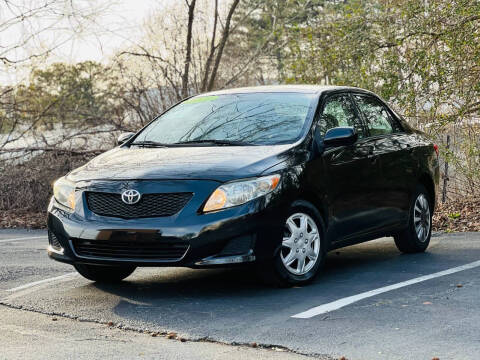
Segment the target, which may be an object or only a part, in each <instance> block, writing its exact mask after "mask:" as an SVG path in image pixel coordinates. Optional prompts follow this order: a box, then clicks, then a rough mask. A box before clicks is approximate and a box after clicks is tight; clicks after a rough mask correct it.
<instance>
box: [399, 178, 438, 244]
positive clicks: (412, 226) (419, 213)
mask: <svg viewBox="0 0 480 360" xmlns="http://www.w3.org/2000/svg"><path fill="white" fill-rule="evenodd" d="M431 236H432V201H431V198H430V195H429V193H428V192H427V190H426V189H425V187H424V186H422V185H419V186H418V187H417V191H416V193H415V195H414V196H413V199H412V204H411V205H410V215H409V220H408V226H407V228H406V229H405V230H403V231H402V232H400V233H399V234H397V235H396V236H395V237H394V239H395V244H396V245H397V248H398V250H400V251H401V252H404V253H417V252H423V251H425V250H426V249H427V247H428V244H429V243H430V237H431Z"/></svg>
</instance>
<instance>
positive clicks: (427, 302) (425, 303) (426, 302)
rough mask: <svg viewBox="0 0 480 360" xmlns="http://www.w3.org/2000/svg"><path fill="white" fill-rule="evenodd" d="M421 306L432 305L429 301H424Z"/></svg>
mask: <svg viewBox="0 0 480 360" xmlns="http://www.w3.org/2000/svg"><path fill="white" fill-rule="evenodd" d="M423 305H432V303H431V302H430V301H425V302H424V303H423Z"/></svg>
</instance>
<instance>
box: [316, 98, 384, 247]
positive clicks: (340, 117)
mask: <svg viewBox="0 0 480 360" xmlns="http://www.w3.org/2000/svg"><path fill="white" fill-rule="evenodd" d="M318 124H319V126H320V132H321V133H322V134H324V133H325V132H326V131H327V130H328V129H330V128H334V127H338V126H350V127H354V128H355V129H356V131H357V133H358V137H359V138H358V140H357V142H356V143H355V144H353V145H349V146H336V147H331V148H327V149H326V150H325V151H324V152H323V155H322V160H323V165H324V169H325V177H326V178H325V179H319V181H325V182H326V183H327V188H326V192H327V202H328V209H329V218H330V224H329V227H330V228H331V231H332V232H333V234H332V235H333V238H334V239H335V240H337V241H340V240H347V239H349V238H354V237H356V236H360V235H362V234H365V233H368V232H369V231H371V230H372V229H373V228H375V226H376V222H375V217H374V216H372V215H374V214H375V213H376V211H377V209H376V208H375V206H374V204H375V201H372V200H373V197H375V196H377V194H376V193H375V190H376V189H375V181H373V180H374V179H375V178H377V177H378V176H379V165H378V162H377V158H376V157H375V156H374V143H372V141H371V140H370V139H369V138H367V137H366V131H365V129H364V125H363V123H362V122H361V120H360V118H359V115H358V113H357V111H356V108H355V106H354V103H353V101H352V98H351V96H350V95H349V94H347V93H342V94H337V95H332V96H331V97H329V98H328V99H327V100H326V102H325V104H324V107H323V110H322V112H321V115H320V118H319V123H318Z"/></svg>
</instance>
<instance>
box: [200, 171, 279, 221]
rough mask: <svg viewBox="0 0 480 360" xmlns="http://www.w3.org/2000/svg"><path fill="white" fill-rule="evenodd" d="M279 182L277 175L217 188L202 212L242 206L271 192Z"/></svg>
mask: <svg viewBox="0 0 480 360" xmlns="http://www.w3.org/2000/svg"><path fill="white" fill-rule="evenodd" d="M279 182H280V175H278V174H277V175H269V176H264V177H261V178H257V179H252V180H246V181H236V182H232V183H229V184H225V185H222V186H219V187H218V188H217V189H216V190H215V191H214V192H213V193H212V195H210V197H209V198H208V200H207V203H206V204H205V206H204V207H203V211H204V212H209V211H215V210H220V209H225V208H229V207H232V206H237V205H241V204H244V203H246V202H248V201H250V200H253V199H256V198H258V197H260V196H263V195H266V194H268V193H269V192H271V191H273V190H274V189H275V188H276V187H277V186H278V183H279Z"/></svg>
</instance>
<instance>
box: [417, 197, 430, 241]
mask: <svg viewBox="0 0 480 360" xmlns="http://www.w3.org/2000/svg"><path fill="white" fill-rule="evenodd" d="M430 223H431V218H430V205H429V203H428V200H427V198H426V196H425V195H424V194H420V195H418V197H417V199H416V200H415V207H414V209H413V225H414V226H415V232H416V233H417V237H418V240H419V241H420V242H425V241H427V239H428V235H429V234H430V225H431V224H430Z"/></svg>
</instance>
